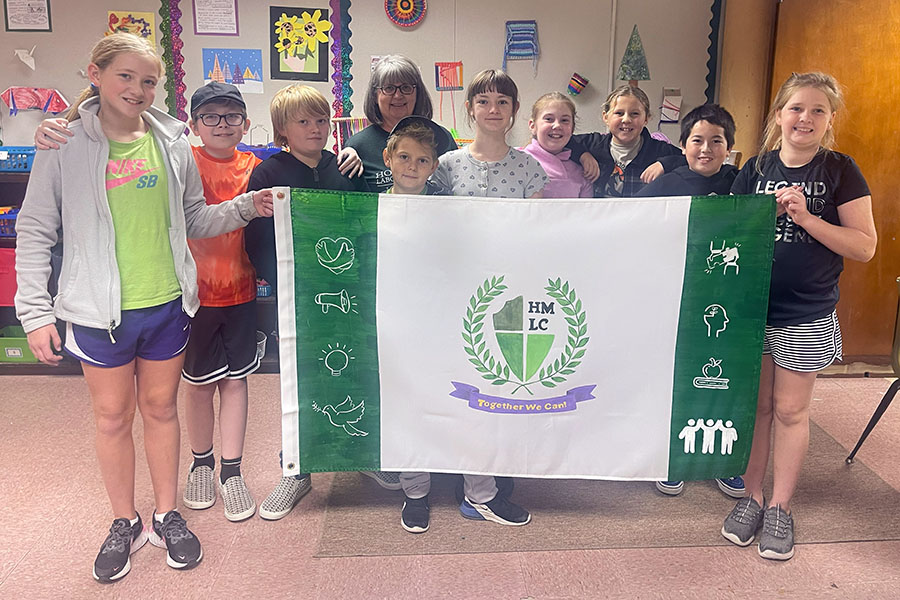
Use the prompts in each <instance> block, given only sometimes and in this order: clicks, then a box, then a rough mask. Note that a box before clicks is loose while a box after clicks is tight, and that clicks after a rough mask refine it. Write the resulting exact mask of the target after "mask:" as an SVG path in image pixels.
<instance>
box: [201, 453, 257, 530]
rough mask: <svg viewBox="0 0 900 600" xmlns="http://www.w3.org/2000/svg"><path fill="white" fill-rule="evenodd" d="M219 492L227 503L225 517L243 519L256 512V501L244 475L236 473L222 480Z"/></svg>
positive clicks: (231, 519) (232, 519)
mask: <svg viewBox="0 0 900 600" xmlns="http://www.w3.org/2000/svg"><path fill="white" fill-rule="evenodd" d="M198 468H199V467H198ZM219 493H220V494H222V501H223V502H224V503H225V518H226V519H228V520H229V521H233V522H236V521H243V520H244V519H249V518H250V517H252V516H253V514H254V513H255V512H256V502H254V501H253V496H251V495H250V490H248V489H247V484H245V483H244V477H243V476H241V475H234V476H232V477H229V478H228V479H226V480H225V483H222V482H221V481H220V482H219Z"/></svg>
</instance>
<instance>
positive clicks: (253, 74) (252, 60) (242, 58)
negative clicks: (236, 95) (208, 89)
mask: <svg viewBox="0 0 900 600" xmlns="http://www.w3.org/2000/svg"><path fill="white" fill-rule="evenodd" d="M262 69H263V62H262V50H256V49H244V48H203V81H204V83H209V82H210V81H218V82H219V83H230V84H232V85H235V86H237V88H238V89H239V90H241V93H243V94H262V93H263V79H262Z"/></svg>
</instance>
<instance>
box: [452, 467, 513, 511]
mask: <svg viewBox="0 0 900 600" xmlns="http://www.w3.org/2000/svg"><path fill="white" fill-rule="evenodd" d="M456 477H457V478H458V481H457V482H456V486H454V488H453V493H454V494H455V495H456V501H457V502H459V504H460V507H459V510H460V512H462V511H463V507H462V505H463V504H464V503H465V504H468V502H466V493H465V491H464V488H463V485H464V483H463V476H462V475H457V476H456ZM494 485H496V486H497V495H498V496H505V497H507V498H509V497H510V496H511V495H512V493H513V489H514V488H515V487H516V480H515V479H513V478H512V477H505V476H502V475H495V476H494ZM469 508H471V510H472V511H473V512H474V516H466V515H465V513H464V514H463V516H464V517H466V518H467V519H478V520H480V519H481V515H480V514H479V513H478V511H477V510H475V509H474V508H472V507H471V505H469Z"/></svg>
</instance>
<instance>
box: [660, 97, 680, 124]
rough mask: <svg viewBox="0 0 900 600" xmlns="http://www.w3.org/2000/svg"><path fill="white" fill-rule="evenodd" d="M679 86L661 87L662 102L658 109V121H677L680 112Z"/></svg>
mask: <svg viewBox="0 0 900 600" xmlns="http://www.w3.org/2000/svg"><path fill="white" fill-rule="evenodd" d="M681 98H682V96H681V88H663V102H662V107H660V110H659V122H660V123H677V122H678V117H679V115H680V114H681Z"/></svg>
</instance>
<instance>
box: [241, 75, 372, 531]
mask: <svg viewBox="0 0 900 600" xmlns="http://www.w3.org/2000/svg"><path fill="white" fill-rule="evenodd" d="M269 113H270V115H271V117H272V128H273V129H274V130H275V143H276V144H277V145H279V146H281V147H282V149H283V150H282V151H281V152H279V153H278V154H274V155H272V156H270V157H269V158H267V159H266V160H264V161H263V162H261V163H260V164H259V165H257V166H256V168H255V169H254V170H253V174H252V175H250V182H249V184H248V185H247V189H248V190H261V189H264V188H269V187H272V186H289V187H292V188H314V189H323V190H343V191H349V192H354V191H355V192H364V191H366V187H365V185H366V184H365V182H364V181H363V179H362V178H355V179H352V180H351V179H348V178H346V177H344V176H343V175H341V173H340V171H338V167H337V160H336V157H335V155H334V154H332V153H331V152H329V151H328V150H325V149H324V148H325V144H327V143H328V140H329V138H330V135H329V134H330V132H331V109H330V107H329V106H328V101H327V100H326V99H325V97H324V96H323V95H322V94H321V93H319V92H318V90H316V89H315V88H313V87H310V86H308V85H300V84H294V85H289V86H288V87H286V88H283V89H282V90H280V91H279V92H278V93H277V94H275V97H274V98H272V103H271V104H270V105H269ZM255 220H256V221H259V222H258V223H257V224H256V226H255V227H253V228H252V229H245V230H244V239H245V240H246V247H247V255H248V256H249V257H250V262H252V263H253V266H254V267H255V268H256V273H257V274H258V275H259V276H260V277H262V278H264V279H265V280H266V281H268V282H269V283H270V284H272V286H273V287H276V286H277V275H276V269H275V264H276V261H275V224H274V221H273V220H272V219H271V218H268V219H255ZM310 487H311V485H310V477H309V474H308V473H302V474H300V475H296V476H293V477H285V476H282V478H281V481H280V482H279V483H278V485H277V486H275V489H274V490H273V491H272V493H271V494H269V497H268V498H266V500H265V501H264V502H263V503H262V504H261V505H260V507H259V516H260V517H262V518H263V519H267V520H270V521H272V520H277V519H281V518H282V517H284V516H286V515H287V514H288V513H289V512H291V510H292V509H293V508H294V506H296V505H297V503H298V502H299V501H300V498H302V497H303V496H304V495H305V494H306V493H307V492H308V491H309V490H310Z"/></svg>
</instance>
